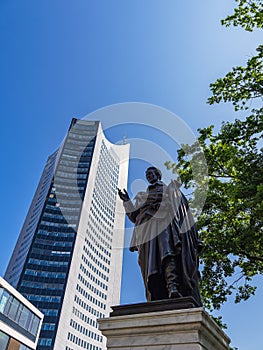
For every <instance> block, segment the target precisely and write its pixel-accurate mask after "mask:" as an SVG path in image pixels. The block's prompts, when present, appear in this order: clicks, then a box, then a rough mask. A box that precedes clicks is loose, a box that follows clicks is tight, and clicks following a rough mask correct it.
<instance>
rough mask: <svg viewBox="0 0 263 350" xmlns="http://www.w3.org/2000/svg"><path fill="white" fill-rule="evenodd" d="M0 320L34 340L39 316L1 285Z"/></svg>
mask: <svg viewBox="0 0 263 350" xmlns="http://www.w3.org/2000/svg"><path fill="white" fill-rule="evenodd" d="M0 320H2V321H3V322H5V323H7V324H9V325H10V326H11V327H12V328H14V329H15V330H17V331H19V332H20V333H23V334H25V335H26V336H28V337H29V338H30V339H31V340H33V341H35V339H36V336H37V332H38V328H39V323H40V318H39V317H38V316H37V315H35V314H34V313H33V312H32V311H30V310H29V309H28V308H27V307H26V306H25V305H24V304H23V303H21V302H20V301H19V300H18V299H16V298H15V297H14V296H13V295H12V294H10V293H9V292H8V291H7V290H6V289H4V288H3V287H0ZM0 349H1V348H0Z"/></svg>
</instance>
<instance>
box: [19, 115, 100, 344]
mask: <svg viewBox="0 0 263 350" xmlns="http://www.w3.org/2000/svg"><path fill="white" fill-rule="evenodd" d="M97 129H98V122H90V123H89V124H88V125H87V123H83V124H81V123H77V120H75V119H73V120H72V123H71V127H70V129H69V132H68V135H67V137H66V139H65V141H64V144H63V149H62V151H61V152H60V157H59V159H58V162H57V166H56V171H55V174H54V177H53V179H52V181H51V186H50V189H49V191H48V194H47V197H46V202H45V205H44V208H43V211H42V214H41V217H40V220H39V222H38V225H37V228H36V231H35V235H34V238H33V241H32V244H31V246H30V249H29V252H28V255H27V258H26V262H25V265H24V268H23V272H22V274H21V277H20V280H19V283H18V290H19V292H20V293H22V294H23V295H24V296H25V297H26V298H27V299H28V300H30V302H32V303H33V304H34V305H35V306H36V307H37V308H38V309H39V310H40V311H42V312H43V313H44V314H45V316H44V321H43V326H42V329H41V332H40V337H39V341H38V347H37V349H38V350H51V349H53V344H54V339H55V336H56V330H57V326H58V321H59V317H60V311H61V305H62V302H63V297H64V293H65V288H66V282H67V275H68V272H69V268H70V263H71V259H72V254H73V250H74V243H75V238H76V232H77V229H78V222H79V216H80V213H81V209H82V202H83V199H84V194H85V190H86V184H87V179H88V175H89V169H90V164H91V160H92V154H93V150H94V145H95V141H96V135H97Z"/></svg>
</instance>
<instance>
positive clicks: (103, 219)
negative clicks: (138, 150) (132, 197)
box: [5, 119, 129, 350]
mask: <svg viewBox="0 0 263 350" xmlns="http://www.w3.org/2000/svg"><path fill="white" fill-rule="evenodd" d="M128 159H129V145H114V144H111V143H110V142H109V141H108V140H107V139H106V138H105V136H104V134H103V131H102V127H101V124H100V122H95V121H86V120H77V119H73V120H72V122H71V125H70V128H69V131H68V134H67V136H66V138H65V140H64V141H63V144H62V146H61V147H60V149H59V150H58V151H57V152H55V153H54V154H53V155H51V156H50V157H49V158H48V161H47V164H46V166H45V168H44V171H43V174H42V177H41V179H40V182H39V185H38V187H37V190H36V193H35V196H34V198H33V201H32V204H31V206H30V208H29V212H28V215H27V217H26V220H25V224H24V225H23V227H22V230H21V233H20V236H19V238H18V241H17V245H16V247H15V249H14V252H13V255H12V257H11V259H10V263H9V265H8V267H7V271H6V274H5V278H6V279H7V281H8V282H9V283H10V284H12V285H13V286H14V287H15V288H17V289H18V291H20V292H21V293H22V294H23V295H24V296H25V297H26V298H27V299H28V300H29V301H31V302H32V303H33V304H34V305H35V306H36V307H37V308H38V309H39V310H41V311H42V312H43V314H44V315H45V316H44V321H43V325H42V328H41V332H40V337H39V342H38V347H37V349H38V350H51V349H54V350H73V349H74V350H75V349H89V350H102V349H105V348H106V344H105V342H106V341H105V339H104V338H103V337H102V335H101V333H100V332H99V330H98V325H97V321H96V320H97V318H102V317H104V316H105V315H108V313H109V311H110V306H111V305H115V304H118V303H119V298H120V283H121V266H122V247H123V241H124V217H125V215H124V212H123V208H122V203H121V201H120V200H118V197H117V188H118V187H120V188H124V187H126V186H127V177H128Z"/></svg>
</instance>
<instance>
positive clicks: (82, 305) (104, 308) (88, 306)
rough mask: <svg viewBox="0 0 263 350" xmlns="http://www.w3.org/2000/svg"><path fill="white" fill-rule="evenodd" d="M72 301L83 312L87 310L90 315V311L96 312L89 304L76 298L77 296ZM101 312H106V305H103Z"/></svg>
mask: <svg viewBox="0 0 263 350" xmlns="http://www.w3.org/2000/svg"><path fill="white" fill-rule="evenodd" d="M74 301H75V302H76V303H77V304H78V305H79V306H81V307H82V308H83V309H84V310H87V311H89V312H91V313H93V312H92V311H91V310H92V309H93V310H94V311H95V312H97V310H95V309H94V308H93V307H91V306H90V305H89V304H87V303H86V302H85V301H83V300H82V299H81V298H80V297H78V296H77V295H75V297H74ZM102 309H103V310H106V305H103V308H102Z"/></svg>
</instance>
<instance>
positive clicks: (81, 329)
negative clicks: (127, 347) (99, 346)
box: [70, 319, 102, 343]
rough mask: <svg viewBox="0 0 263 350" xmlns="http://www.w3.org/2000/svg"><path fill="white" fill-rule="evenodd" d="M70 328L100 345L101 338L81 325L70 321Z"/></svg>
mask: <svg viewBox="0 0 263 350" xmlns="http://www.w3.org/2000/svg"><path fill="white" fill-rule="evenodd" d="M70 326H71V327H72V328H74V329H76V330H77V331H78V332H80V333H82V334H84V335H86V336H87V337H89V338H91V339H94V340H97V341H98V342H100V343H102V336H101V335H99V334H97V333H95V332H93V331H91V330H89V329H87V328H85V327H83V326H82V325H80V324H79V323H77V322H76V321H74V320H72V319H71V320H70Z"/></svg>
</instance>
